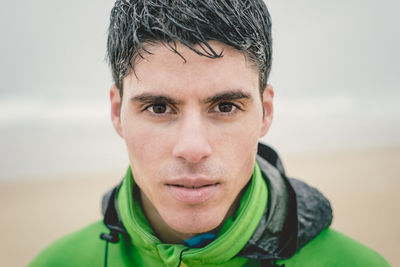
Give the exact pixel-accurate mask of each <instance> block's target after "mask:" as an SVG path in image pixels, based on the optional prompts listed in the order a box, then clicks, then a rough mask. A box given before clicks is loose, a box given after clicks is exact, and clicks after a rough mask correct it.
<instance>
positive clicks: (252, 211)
mask: <svg viewBox="0 0 400 267" xmlns="http://www.w3.org/2000/svg"><path fill="white" fill-rule="evenodd" d="M257 162H258V164H256V166H255V168H254V173H253V176H252V178H251V180H250V182H249V185H248V186H247V188H246V190H245V193H244V195H243V197H242V201H241V203H240V206H239V209H238V211H237V212H236V214H235V215H234V216H232V217H231V218H229V219H228V220H227V221H226V222H225V224H224V226H223V227H222V229H221V230H220V233H219V234H218V235H217V237H216V239H215V240H214V241H212V242H211V243H209V244H207V245H205V246H203V247H199V248H197V247H188V246H185V245H183V244H182V245H181V244H178V245H177V244H164V243H162V242H161V241H160V240H159V239H158V238H157V237H156V236H155V235H154V233H153V231H152V229H151V227H150V226H149V223H148V221H147V219H146V217H145V216H144V214H143V212H142V210H141V207H140V204H139V202H138V201H137V199H136V197H137V190H138V189H137V187H136V186H135V184H134V179H133V177H132V173H131V171H130V169H128V172H127V175H126V177H125V179H124V180H123V182H122V184H121V185H119V186H117V187H115V188H114V189H113V190H111V191H110V192H109V193H108V194H106V196H105V197H104V199H103V213H104V221H103V222H101V221H99V222H96V223H94V224H92V225H89V226H87V227H86V228H84V229H82V230H80V231H78V232H76V233H73V234H71V235H69V236H67V237H64V238H62V239H60V240H58V241H56V242H55V243H54V244H53V245H51V246H50V247H49V248H47V249H46V250H44V251H43V252H42V253H41V254H40V255H39V256H38V257H36V258H35V259H34V261H33V262H32V263H31V265H30V266H32V267H36V266H59V267H63V266H110V267H113V266H168V267H175V266H176V267H178V266H193V267H197V266H229V267H235V266H287V267H291V266H389V264H388V263H387V262H386V261H385V260H384V259H383V258H382V257H381V256H380V255H379V254H377V253H376V252H375V251H373V250H371V249H369V248H367V247H365V246H363V245H361V244H360V243H358V242H356V241H354V240H351V239H350V238H348V237H346V236H344V235H343V234H340V233H338V232H336V231H335V230H332V229H331V228H329V225H330V223H331V220H332V211H331V208H330V205H329V202H328V201H327V200H326V199H325V198H324V197H323V196H322V194H320V193H319V192H318V191H317V190H316V189H314V188H312V187H310V186H308V185H306V184H305V183H303V182H301V181H299V180H295V179H287V178H286V176H285V173H284V170H283V168H282V164H281V163H280V160H279V158H278V156H277V154H276V153H275V151H273V150H272V149H271V148H269V147H267V146H264V145H261V144H260V146H259V154H258V156H257ZM100 236H101V238H100Z"/></svg>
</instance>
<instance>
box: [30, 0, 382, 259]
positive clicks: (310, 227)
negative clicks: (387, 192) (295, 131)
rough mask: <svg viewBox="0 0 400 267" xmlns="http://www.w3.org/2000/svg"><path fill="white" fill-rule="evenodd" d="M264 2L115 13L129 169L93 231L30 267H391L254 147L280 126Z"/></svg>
mask: <svg viewBox="0 0 400 267" xmlns="http://www.w3.org/2000/svg"><path fill="white" fill-rule="evenodd" d="M271 45H272V41H271V22H270V16H269V14H268V11H267V8H266V6H265V4H264V3H263V1H261V0H253V1H244V0H230V1H227V0H225V1H221V0H208V1H188V0H186V1H183V0H180V1H178V0H169V1H165V0H117V2H116V3H115V6H114V8H113V10H112V12H111V21H110V27H109V37H108V59H109V62H110V65H111V69H112V74H113V78H114V82H115V84H114V85H113V86H112V88H111V90H110V99H111V118H112V122H113V125H114V127H115V129H116V131H117V133H118V134H119V135H120V136H121V137H122V138H123V139H124V141H125V143H126V147H127V151H128V155H129V160H130V167H129V168H128V170H127V172H126V176H125V178H124V179H123V181H122V183H121V184H120V185H119V186H117V187H115V188H114V189H113V190H111V191H110V192H109V193H108V194H107V195H106V196H105V197H104V199H103V212H104V222H96V223H94V224H92V225H90V226H88V227H86V228H84V229H82V230H81V231H79V232H77V233H74V234H72V235H69V236H67V237H65V238H63V239H61V240H59V241H57V242H56V243H55V244H53V245H52V246H50V247H49V248H48V249H47V250H45V251H44V252H43V253H42V254H41V255H39V256H38V257H37V258H36V259H35V260H34V261H33V263H32V264H31V266H103V265H104V266H387V265H388V264H387V263H386V262H385V260H384V259H382V258H381V257H380V256H379V255H378V254H376V253H375V252H374V251H372V250H370V249H368V248H366V247H364V246H363V245H361V244H359V243H357V242H355V241H353V240H351V239H349V238H348V237H346V236H344V235H342V234H340V233H338V232H336V231H334V230H332V229H330V228H329V225H330V223H331V220H332V212H331V209H330V205H329V202H328V201H327V200H326V199H325V198H324V197H323V196H322V195H321V194H320V193H319V192H318V191H317V190H316V189H314V188H311V187H309V186H307V185H306V184H304V183H303V182H300V181H298V180H293V179H287V178H286V176H285V172H284V170H283V168H282V165H281V163H280V160H279V158H278V156H277V154H276V153H275V152H274V151H273V150H272V149H271V148H269V147H267V146H265V145H262V144H258V139H259V138H260V137H262V136H264V135H265V134H266V133H267V131H268V129H269V127H270V125H271V122H272V117H273V96H274V91H273V88H272V86H271V85H269V84H268V83H267V80H268V75H269V72H270V69H271V56H272V46H271Z"/></svg>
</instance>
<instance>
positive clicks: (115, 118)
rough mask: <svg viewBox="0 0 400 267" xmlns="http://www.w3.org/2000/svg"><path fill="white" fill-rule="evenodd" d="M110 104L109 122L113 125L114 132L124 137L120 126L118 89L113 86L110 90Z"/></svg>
mask: <svg viewBox="0 0 400 267" xmlns="http://www.w3.org/2000/svg"><path fill="white" fill-rule="evenodd" d="M110 102H111V121H112V124H113V125H114V129H115V131H117V133H118V134H119V136H121V137H122V138H123V137H124V135H123V132H122V125H121V114H120V112H121V96H120V92H119V89H118V87H117V86H116V85H115V84H113V85H112V86H111V89H110Z"/></svg>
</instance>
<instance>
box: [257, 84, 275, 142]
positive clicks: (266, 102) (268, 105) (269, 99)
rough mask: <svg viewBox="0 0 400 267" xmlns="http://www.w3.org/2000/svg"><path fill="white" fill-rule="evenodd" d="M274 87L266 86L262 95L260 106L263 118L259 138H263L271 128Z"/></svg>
mask: <svg viewBox="0 0 400 267" xmlns="http://www.w3.org/2000/svg"><path fill="white" fill-rule="evenodd" d="M273 100H274V87H273V86H272V85H271V84H267V86H266V87H265V90H264V93H263V94H262V104H263V108H264V117H263V121H262V126H261V132H260V137H263V136H264V135H265V134H266V133H267V132H268V130H269V127H270V126H271V123H272V119H273V117H274V103H273Z"/></svg>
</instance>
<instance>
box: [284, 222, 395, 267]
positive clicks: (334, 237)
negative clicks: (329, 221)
mask: <svg viewBox="0 0 400 267" xmlns="http://www.w3.org/2000/svg"><path fill="white" fill-rule="evenodd" d="M283 263H285V266H287V267H290V266H390V265H389V264H388V263H387V262H386V260H385V259H384V258H383V257H382V256H381V255H379V254H378V253H377V252H375V251H374V250H372V249H370V248H368V247H366V246H364V245H362V244H361V243H359V242H357V241H355V240H353V239H351V238H349V237H348V236H346V235H344V234H342V233H339V232H338V231H335V230H333V229H331V228H327V229H324V230H323V231H322V232H321V233H320V234H319V235H318V236H317V237H315V238H314V239H313V240H311V241H310V242H309V243H307V244H306V245H305V246H304V247H303V248H301V249H300V250H299V251H298V252H297V253H296V254H295V255H294V256H293V257H292V258H290V259H289V260H287V261H284V262H283Z"/></svg>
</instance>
